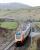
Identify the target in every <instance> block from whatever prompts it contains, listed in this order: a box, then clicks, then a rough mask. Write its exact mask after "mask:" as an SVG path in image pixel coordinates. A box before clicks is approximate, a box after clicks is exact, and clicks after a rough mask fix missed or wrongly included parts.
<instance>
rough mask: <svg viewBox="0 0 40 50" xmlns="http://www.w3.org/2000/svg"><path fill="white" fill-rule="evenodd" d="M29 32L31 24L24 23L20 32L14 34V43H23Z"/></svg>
mask: <svg viewBox="0 0 40 50" xmlns="http://www.w3.org/2000/svg"><path fill="white" fill-rule="evenodd" d="M30 31H31V23H27V24H26V23H24V24H23V25H22V28H21V30H19V31H18V32H16V34H15V42H16V43H17V42H18V43H19V42H21V43H23V41H24V39H25V38H26V37H27V36H29V34H30Z"/></svg>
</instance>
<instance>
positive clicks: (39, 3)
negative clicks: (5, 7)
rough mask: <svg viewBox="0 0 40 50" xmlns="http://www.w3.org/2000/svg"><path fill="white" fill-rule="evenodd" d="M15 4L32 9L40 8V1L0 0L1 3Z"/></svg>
mask: <svg viewBox="0 0 40 50" xmlns="http://www.w3.org/2000/svg"><path fill="white" fill-rule="evenodd" d="M14 2H17V3H22V4H26V5H30V6H32V7H34V6H40V0H0V3H14Z"/></svg>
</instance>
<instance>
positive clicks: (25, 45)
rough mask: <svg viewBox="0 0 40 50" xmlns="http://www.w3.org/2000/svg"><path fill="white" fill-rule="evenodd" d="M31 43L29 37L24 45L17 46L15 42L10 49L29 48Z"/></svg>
mask: <svg viewBox="0 0 40 50" xmlns="http://www.w3.org/2000/svg"><path fill="white" fill-rule="evenodd" d="M29 40H30V39H29ZM29 43H30V42H28V41H27V39H26V41H25V43H24V45H22V46H18V47H16V46H15V43H14V44H13V45H12V46H11V47H10V48H9V49H8V50H28V47H29V46H30V44H29Z"/></svg>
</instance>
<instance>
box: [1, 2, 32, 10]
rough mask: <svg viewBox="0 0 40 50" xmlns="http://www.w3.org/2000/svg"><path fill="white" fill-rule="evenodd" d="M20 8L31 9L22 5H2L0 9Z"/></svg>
mask: <svg viewBox="0 0 40 50" xmlns="http://www.w3.org/2000/svg"><path fill="white" fill-rule="evenodd" d="M19 8H27V9H28V8H31V6H29V5H25V4H21V3H0V9H19Z"/></svg>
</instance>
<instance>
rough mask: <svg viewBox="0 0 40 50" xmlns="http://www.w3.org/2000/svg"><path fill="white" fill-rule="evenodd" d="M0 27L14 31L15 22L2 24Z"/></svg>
mask: <svg viewBox="0 0 40 50" xmlns="http://www.w3.org/2000/svg"><path fill="white" fill-rule="evenodd" d="M0 27H2V28H6V29H15V28H17V23H16V22H2V23H1V25H0Z"/></svg>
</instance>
